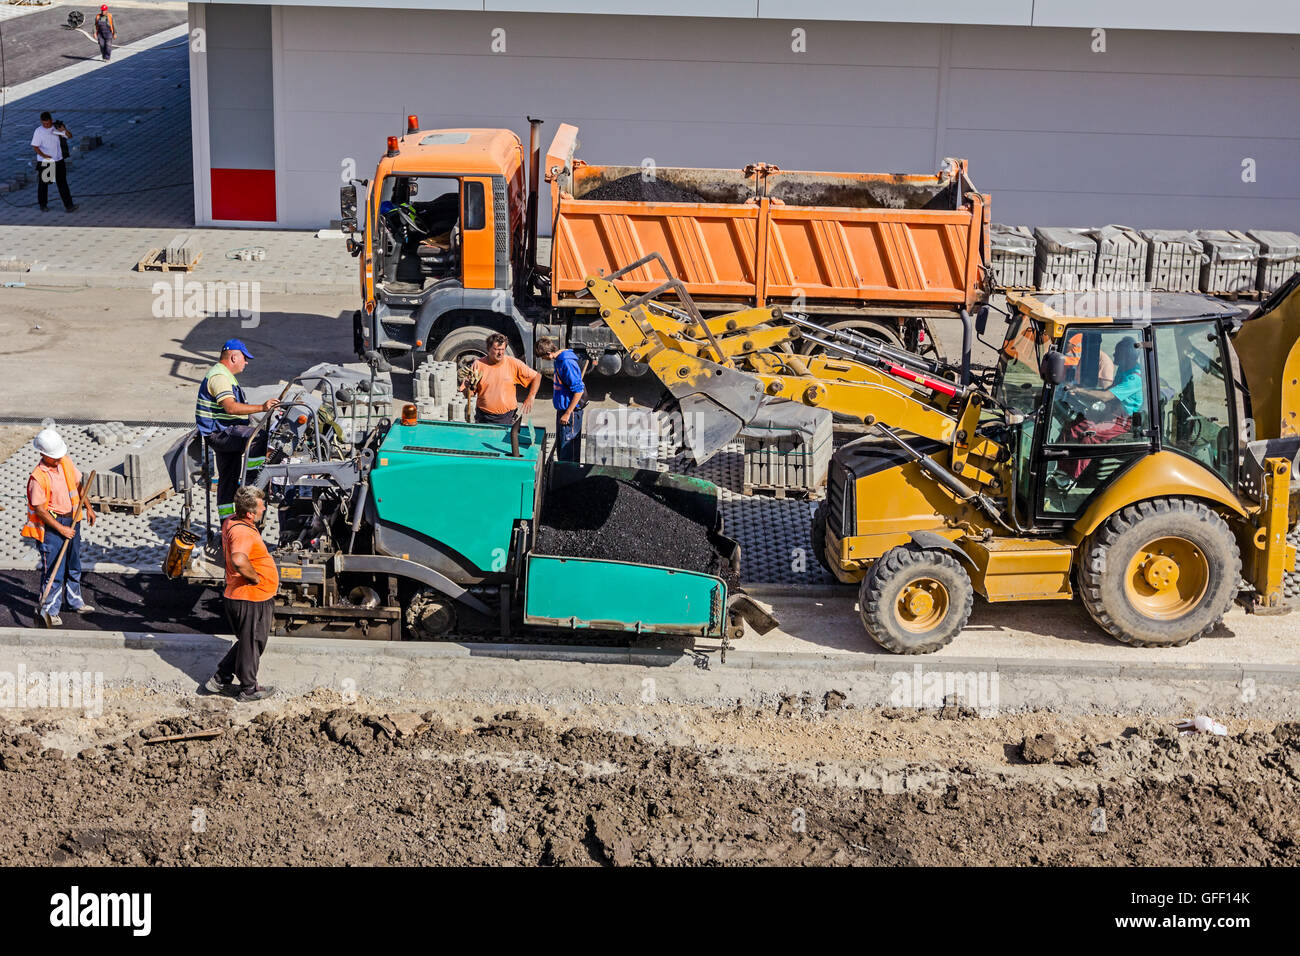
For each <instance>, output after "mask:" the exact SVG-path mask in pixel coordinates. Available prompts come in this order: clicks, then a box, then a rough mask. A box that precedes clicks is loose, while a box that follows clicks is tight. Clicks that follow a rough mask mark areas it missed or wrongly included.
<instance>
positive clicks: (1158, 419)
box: [587, 254, 1300, 654]
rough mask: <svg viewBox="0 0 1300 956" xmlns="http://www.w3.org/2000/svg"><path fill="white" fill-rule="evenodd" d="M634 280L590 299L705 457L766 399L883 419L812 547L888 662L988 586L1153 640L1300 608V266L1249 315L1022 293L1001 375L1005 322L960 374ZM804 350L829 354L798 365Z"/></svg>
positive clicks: (853, 460)
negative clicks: (1292, 585)
mask: <svg viewBox="0 0 1300 956" xmlns="http://www.w3.org/2000/svg"><path fill="white" fill-rule="evenodd" d="M654 258H656V257H655V256H654V255H653V254H652V255H651V256H649V257H647V258H646V259H645V260H642V261H641V262H640V263H636V264H634V265H632V266H629V267H628V269H632V268H636V267H637V266H638V265H642V264H644V262H646V261H649V260H651V259H654ZM623 271H625V270H619V273H621V272H623ZM619 273H614V274H611V275H609V276H593V277H590V278H589V279H588V281H587V291H588V292H589V293H590V294H591V295H592V296H593V297H594V298H595V299H596V301H597V303H598V305H599V310H600V315H601V317H602V318H603V319H604V321H605V322H606V323H607V324H608V325H609V327H610V328H611V329H612V330H613V331H614V334H615V335H616V336H617V337H618V338H619V340H620V342H621V343H622V344H623V346H624V347H625V348H627V349H628V351H629V352H630V353H631V354H632V357H633V359H634V360H635V361H638V362H644V363H646V364H647V365H648V366H649V367H650V369H651V371H652V372H653V373H654V374H655V375H656V376H657V377H658V378H659V379H660V381H661V382H662V383H663V384H664V386H665V388H666V390H667V391H668V393H669V395H670V396H671V398H672V400H673V403H674V404H675V405H676V407H677V408H678V409H680V412H681V416H682V427H683V432H684V438H685V445H686V446H687V448H688V450H689V452H690V454H691V455H692V456H693V457H694V458H695V459H696V460H697V461H704V460H706V459H707V458H708V457H709V456H710V455H712V454H713V453H714V452H715V451H716V450H717V449H718V448H720V447H721V446H722V445H723V444H725V443H726V442H727V441H729V440H730V439H731V438H732V437H733V436H734V435H735V434H736V432H737V431H738V430H739V429H740V428H741V427H742V426H743V425H744V424H745V423H746V422H747V421H749V420H750V419H752V418H753V417H754V415H755V414H756V413H757V411H758V407H759V405H760V404H761V401H762V399H763V398H764V397H765V396H767V397H778V398H788V399H793V400H795V401H799V402H802V403H804V404H806V405H811V406H817V407H824V408H829V409H831V410H832V411H834V412H835V413H836V414H837V415H839V416H841V417H849V418H853V419H856V420H858V421H860V422H862V423H864V424H866V425H868V426H870V432H869V434H867V435H866V436H864V437H863V438H860V439H858V440H856V441H853V442H850V443H848V444H846V445H844V446H842V447H841V448H839V449H838V450H837V451H836V453H835V456H834V458H833V460H832V463H831V471H830V478H829V482H828V487H827V493H826V500H825V501H824V502H823V504H822V506H821V507H819V509H818V511H817V514H816V516H815V518H814V520H813V529H812V537H813V542H812V543H813V548H814V551H815V553H816V554H817V556H818V559H819V560H820V561H821V562H822V564H823V565H824V566H825V567H826V568H827V569H828V570H829V571H830V572H831V573H832V574H834V575H835V577H836V578H837V579H839V580H840V581H842V582H845V583H856V584H858V585H859V588H860V592H859V597H860V609H861V617H862V622H863V625H864V626H865V627H866V630H867V632H868V634H870V635H871V637H872V638H873V639H874V640H875V641H877V642H878V643H879V644H880V645H881V646H883V647H885V648H887V649H888V650H890V651H893V652H895V653H900V654H919V653H928V652H931V651H934V650H937V649H938V648H940V647H942V646H944V645H945V644H947V643H949V642H950V641H951V640H952V639H953V638H954V637H955V636H956V635H957V634H958V633H959V632H960V631H961V629H962V627H963V626H964V625H965V623H966V620H967V618H968V616H969V614H970V611H971V607H972V604H973V600H974V596H975V594H976V593H978V594H979V595H980V596H981V597H983V598H984V599H985V600H988V601H990V602H998V601H1025V600H1069V599H1071V598H1072V597H1073V596H1074V595H1075V594H1076V592H1077V593H1078V594H1079V596H1080V598H1081V599H1082V601H1083V604H1084V606H1085V607H1086V608H1087V610H1088V612H1089V614H1091V616H1092V617H1093V619H1094V620H1095V621H1096V622H1097V623H1098V624H1099V625H1100V626H1101V627H1102V628H1103V629H1105V630H1106V631H1107V632H1108V633H1110V634H1111V635H1113V636H1114V637H1115V638H1117V639H1118V640H1120V641H1123V642H1125V643H1127V644H1132V645H1135V646H1142V647H1172V646H1181V645H1183V644H1186V643H1188V642H1189V641H1193V640H1196V639H1197V638H1199V637H1201V636H1202V635H1203V634H1205V633H1206V632H1208V631H1209V630H1211V629H1212V628H1213V627H1215V626H1216V625H1217V624H1218V623H1219V622H1220V620H1221V619H1222V618H1223V615H1224V614H1225V613H1226V612H1227V610H1228V608H1229V606H1230V605H1231V604H1232V602H1233V601H1234V599H1236V600H1240V601H1241V602H1242V603H1243V604H1244V605H1245V606H1246V608H1247V609H1248V610H1251V611H1254V612H1256V613H1284V612H1285V611H1287V610H1288V609H1289V608H1288V607H1287V606H1286V605H1285V603H1284V601H1283V598H1282V581H1283V575H1284V574H1285V573H1287V572H1290V571H1292V570H1293V569H1294V562H1295V549H1294V547H1292V546H1291V545H1290V544H1288V542H1287V533H1288V531H1289V529H1290V528H1291V527H1292V525H1293V524H1294V523H1295V517H1296V514H1297V511H1298V510H1300V509H1297V508H1296V507H1295V506H1294V504H1293V502H1292V485H1291V470H1292V468H1293V467H1294V466H1295V462H1296V458H1297V454H1298V453H1300V385H1297V382H1300V349H1298V348H1297V347H1296V343H1297V341H1300V275H1298V276H1296V277H1294V278H1293V279H1292V280H1291V281H1290V282H1288V283H1287V284H1286V285H1285V286H1283V287H1282V288H1281V289H1279V290H1278V291H1277V292H1276V293H1275V294H1274V295H1272V296H1271V297H1270V298H1269V299H1268V300H1266V301H1265V302H1263V303H1262V304H1261V305H1260V306H1259V308H1257V309H1255V310H1254V311H1253V312H1252V313H1251V314H1250V315H1248V316H1245V317H1242V315H1241V312H1242V310H1241V309H1239V308H1238V307H1237V306H1235V305H1230V304H1228V303H1224V302H1221V301H1220V300H1217V299H1214V298H1210V297H1207V296H1198V295H1187V294H1177V293H1151V294H1143V295H1136V296H1133V295H1130V296H1127V297H1126V302H1125V304H1126V305H1127V306H1129V307H1128V308H1127V309H1126V311H1125V312H1124V314H1120V315H1104V314H1099V312H1100V310H1099V309H1098V308H1096V303H1097V302H1098V301H1101V300H1090V299H1087V298H1084V300H1083V303H1082V307H1076V308H1074V309H1067V306H1068V305H1069V304H1070V299H1069V298H1067V297H1066V296H1063V295H1053V296H1042V297H1040V298H1034V297H1032V296H1029V295H1017V294H1014V293H1012V294H1009V295H1008V298H1007V301H1008V306H1009V313H1008V323H1007V332H1006V336H1005V339H1004V342H1003V344H1002V346H1001V348H1000V350H999V353H998V361H997V363H996V365H993V366H985V367H973V366H972V363H971V360H970V355H971V337H972V326H974V327H975V330H977V331H978V333H979V334H980V335H983V334H984V332H985V330H986V328H985V327H986V324H987V315H988V312H987V310H985V311H983V312H981V314H980V317H979V319H978V320H976V321H974V322H970V321H968V322H967V324H966V335H965V337H964V345H963V349H962V361H961V364H960V365H958V366H940V365H937V364H935V363H933V362H931V361H929V360H925V359H921V358H919V357H917V356H915V355H912V354H910V353H906V352H895V351H893V350H889V349H887V348H885V347H882V346H879V345H875V344H872V343H865V342H852V341H846V340H845V339H844V338H843V337H842V336H840V335H838V334H837V333H835V332H832V331H831V330H827V329H821V328H819V327H818V326H816V325H814V324H813V323H811V322H808V321H807V320H806V319H803V318H802V317H801V316H797V315H790V314H782V313H781V312H780V311H779V310H769V309H750V310H743V311H741V312H736V313H731V314H730V315H724V316H717V317H713V318H710V319H707V320H706V319H704V318H703V317H702V316H701V314H700V313H699V311H698V309H696V308H695V306H694V304H693V303H692V302H691V300H690V297H689V295H687V294H686V291H685V290H684V289H683V288H681V287H680V284H678V283H676V282H675V281H674V280H672V279H669V280H668V281H667V282H665V283H664V284H663V285H661V286H660V287H659V288H657V289H655V290H652V291H651V292H649V293H646V294H645V295H642V296H638V297H636V298H633V299H628V298H626V297H624V296H623V294H622V293H621V292H620V291H619V290H618V288H617V285H616V281H617V279H618V276H619ZM669 295H671V296H673V299H672V300H669V299H667V296H669ZM1134 306H1136V307H1135V308H1134ZM1062 309H1065V310H1066V311H1061V310H1062ZM1070 311H1075V312H1079V313H1082V314H1068V313H1069V312H1070ZM800 340H803V342H805V343H808V342H812V343H814V344H816V345H818V346H819V347H820V348H823V349H825V350H826V351H825V352H823V353H822V354H818V355H812V356H807V355H798V354H796V353H795V351H794V348H795V346H796V345H797V344H798V343H799V342H800ZM1243 574H1244V577H1243Z"/></svg>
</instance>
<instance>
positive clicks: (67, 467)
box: [22, 455, 80, 541]
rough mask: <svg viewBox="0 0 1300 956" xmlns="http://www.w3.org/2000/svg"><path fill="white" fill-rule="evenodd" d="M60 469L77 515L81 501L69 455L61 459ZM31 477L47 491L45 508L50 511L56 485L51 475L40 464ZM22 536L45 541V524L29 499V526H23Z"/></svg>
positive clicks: (73, 509) (33, 470)
mask: <svg viewBox="0 0 1300 956" xmlns="http://www.w3.org/2000/svg"><path fill="white" fill-rule="evenodd" d="M59 467H60V468H61V469H62V470H63V480H64V482H66V483H67V486H68V497H69V498H70V499H71V500H72V511H73V512H74V513H75V512H76V510H77V502H78V501H79V500H80V499H79V498H78V497H77V479H76V474H75V472H73V470H72V459H71V458H70V457H69V456H68V455H64V456H63V457H62V458H60V459H59ZM30 477H32V478H35V479H36V483H37V484H38V485H40V486H41V487H42V488H43V489H45V507H46V508H47V509H48V508H49V506H50V499H51V498H53V497H54V495H53V494H52V492H53V489H54V484H53V482H52V481H51V480H50V473H49V472H48V471H46V470H45V469H44V468H42V467H41V466H40V464H39V463H38V464H37V465H36V467H35V468H33V469H32V473H31V476H30ZM22 535H23V537H24V538H35V539H36V540H37V541H44V540H45V522H44V521H42V520H41V516H40V515H38V514H37V513H36V509H35V508H33V507H32V502H31V499H30V498H29V499H27V524H25V525H23V531H22Z"/></svg>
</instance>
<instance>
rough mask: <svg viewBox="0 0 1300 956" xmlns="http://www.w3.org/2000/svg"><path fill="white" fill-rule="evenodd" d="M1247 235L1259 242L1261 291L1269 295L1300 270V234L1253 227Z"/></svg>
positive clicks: (1259, 282) (1259, 283)
mask: <svg viewBox="0 0 1300 956" xmlns="http://www.w3.org/2000/svg"><path fill="white" fill-rule="evenodd" d="M1246 235H1248V236H1250V238H1252V239H1254V240H1255V241H1256V242H1257V243H1259V275H1258V288H1259V291H1260V292H1262V293H1263V294H1265V295H1267V294H1268V293H1270V292H1273V291H1276V290H1277V289H1278V288H1279V287H1280V286H1281V285H1282V284H1283V283H1284V282H1286V280H1287V279H1289V278H1291V277H1292V276H1293V275H1295V274H1296V273H1297V272H1300V236H1297V235H1296V234H1295V233H1294V232H1275V231H1272V230H1265V229H1251V230H1249V231H1248V232H1247V233H1246Z"/></svg>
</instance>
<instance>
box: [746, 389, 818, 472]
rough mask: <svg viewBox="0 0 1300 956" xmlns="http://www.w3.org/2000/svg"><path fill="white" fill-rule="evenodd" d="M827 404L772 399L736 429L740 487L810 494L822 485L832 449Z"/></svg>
mask: <svg viewBox="0 0 1300 956" xmlns="http://www.w3.org/2000/svg"><path fill="white" fill-rule="evenodd" d="M832 419H833V417H832V415H831V412H830V410H829V409H825V408H808V407H807V406H805V405H800V404H797V403H794V402H784V401H782V402H773V403H771V404H769V405H767V406H765V407H764V408H763V409H761V410H760V411H759V413H758V415H757V416H755V418H754V420H753V421H751V422H750V423H749V424H748V425H746V426H745V427H744V428H743V429H741V432H740V437H741V440H742V443H743V447H744V469H745V478H744V481H745V491H746V492H749V491H752V490H755V489H757V490H762V491H775V492H777V493H778V494H784V493H785V492H790V491H793V492H799V493H803V494H813V493H815V492H816V491H817V490H818V489H820V488H821V487H822V486H823V485H825V484H826V476H827V474H828V473H829V472H830V464H831V454H832V452H833V451H834V446H833V441H834V423H833V420H832Z"/></svg>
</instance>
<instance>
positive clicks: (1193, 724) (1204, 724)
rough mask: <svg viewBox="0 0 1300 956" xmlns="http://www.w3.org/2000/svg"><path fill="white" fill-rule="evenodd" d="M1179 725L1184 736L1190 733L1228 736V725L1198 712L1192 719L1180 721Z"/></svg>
mask: <svg viewBox="0 0 1300 956" xmlns="http://www.w3.org/2000/svg"><path fill="white" fill-rule="evenodd" d="M1177 727H1178V729H1179V730H1181V731H1182V736H1184V737H1186V736H1187V735H1188V734H1215V735H1216V736H1219V737H1226V736H1228V728H1227V727H1225V726H1223V724H1221V723H1218V722H1217V721H1214V720H1211V719H1210V718H1209V717H1206V716H1205V715H1204V714H1197V715H1196V716H1195V717H1193V718H1192V719H1191V720H1183V721H1179V722H1178V724H1177Z"/></svg>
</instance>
